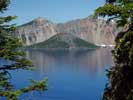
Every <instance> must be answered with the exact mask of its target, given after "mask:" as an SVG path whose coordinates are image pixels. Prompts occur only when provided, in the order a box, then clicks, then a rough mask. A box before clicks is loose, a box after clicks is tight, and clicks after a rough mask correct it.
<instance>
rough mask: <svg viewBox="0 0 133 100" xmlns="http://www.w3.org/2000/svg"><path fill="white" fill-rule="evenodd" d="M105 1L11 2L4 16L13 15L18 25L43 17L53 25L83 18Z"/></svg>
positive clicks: (35, 0) (29, 0)
mask: <svg viewBox="0 0 133 100" xmlns="http://www.w3.org/2000/svg"><path fill="white" fill-rule="evenodd" d="M104 2H105V0H11V4H10V5H9V7H8V10H7V11H6V12H5V14H4V15H15V16H18V17H17V19H15V20H14V21H13V23H16V24H18V25H21V24H24V23H26V22H29V21H31V20H33V19H35V18H38V17H43V18H45V19H47V20H50V21H52V22H54V23H63V22H67V21H70V20H74V19H79V18H85V17H87V16H89V15H91V14H93V12H94V10H95V9H96V8H97V7H99V6H101V5H103V4H104Z"/></svg>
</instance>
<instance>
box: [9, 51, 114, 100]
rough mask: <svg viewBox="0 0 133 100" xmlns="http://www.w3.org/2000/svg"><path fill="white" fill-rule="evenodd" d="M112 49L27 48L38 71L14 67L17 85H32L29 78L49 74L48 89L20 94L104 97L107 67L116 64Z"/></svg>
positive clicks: (47, 98)
mask: <svg viewBox="0 0 133 100" xmlns="http://www.w3.org/2000/svg"><path fill="white" fill-rule="evenodd" d="M110 50H111V49H108V48H100V49H97V50H86V51H85V50H79V51H68V50H55V51H54V50H53V51H46V50H28V51H26V52H27V57H28V58H30V59H31V60H32V61H33V63H34V65H35V66H36V70H35V71H23V70H18V71H12V72H11V74H12V79H11V80H10V81H11V82H13V84H14V85H15V88H16V89H18V88H22V87H24V86H27V85H29V80H27V79H35V80H41V79H44V78H45V77H48V90H47V91H44V92H41V93H38V92H30V93H27V94H23V95H21V96H20V97H19V98H20V100H101V98H102V94H103V91H104V87H105V84H106V83H107V78H106V71H105V70H106V69H108V68H110V66H111V65H112V64H113V61H112V57H111V53H110Z"/></svg>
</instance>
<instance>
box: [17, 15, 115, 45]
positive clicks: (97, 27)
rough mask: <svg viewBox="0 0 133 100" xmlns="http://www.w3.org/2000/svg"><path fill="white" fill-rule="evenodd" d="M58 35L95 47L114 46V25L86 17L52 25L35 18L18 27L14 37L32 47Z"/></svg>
mask: <svg viewBox="0 0 133 100" xmlns="http://www.w3.org/2000/svg"><path fill="white" fill-rule="evenodd" d="M59 33H67V34H73V35H75V36H77V37H79V38H80V39H83V40H85V41H88V42H90V43H93V44H96V45H102V44H105V45H110V44H114V38H115V34H116V24H115V23H113V22H111V23H110V24H107V23H106V21H105V20H103V19H93V18H91V17H87V18H84V19H78V20H73V21H69V22H67V23H59V24H54V23H52V22H50V21H48V20H45V19H43V18H40V17H39V18H37V19H35V20H33V21H31V22H29V23H26V24H24V25H21V26H19V27H18V29H17V31H16V33H15V36H17V37H19V38H21V39H22V40H23V42H24V43H25V45H32V44H37V43H40V42H43V41H45V40H48V39H49V38H51V37H52V36H54V35H56V34H59Z"/></svg>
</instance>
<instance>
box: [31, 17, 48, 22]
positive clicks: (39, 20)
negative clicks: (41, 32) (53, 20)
mask: <svg viewBox="0 0 133 100" xmlns="http://www.w3.org/2000/svg"><path fill="white" fill-rule="evenodd" d="M33 21H35V22H39V23H40V22H49V21H48V20H47V19H44V18H43V17H38V18H36V19H34V20H33Z"/></svg>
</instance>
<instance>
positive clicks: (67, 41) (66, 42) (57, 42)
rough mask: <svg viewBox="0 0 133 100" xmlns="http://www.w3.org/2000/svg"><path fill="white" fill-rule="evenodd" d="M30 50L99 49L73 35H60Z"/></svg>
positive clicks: (33, 46) (35, 45)
mask: <svg viewBox="0 0 133 100" xmlns="http://www.w3.org/2000/svg"><path fill="white" fill-rule="evenodd" d="M29 48H55V49H66V48H97V46H95V45H94V44H92V43H89V42H86V41H84V40H82V39H80V38H78V37H75V36H73V35H71V34H67V35H66V34H58V35H55V36H53V37H51V38H50V39H48V40H46V41H44V42H42V43H37V44H34V45H32V46H29Z"/></svg>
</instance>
